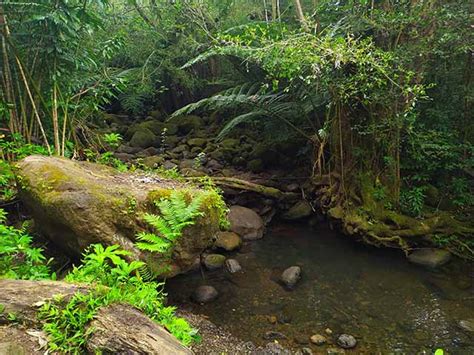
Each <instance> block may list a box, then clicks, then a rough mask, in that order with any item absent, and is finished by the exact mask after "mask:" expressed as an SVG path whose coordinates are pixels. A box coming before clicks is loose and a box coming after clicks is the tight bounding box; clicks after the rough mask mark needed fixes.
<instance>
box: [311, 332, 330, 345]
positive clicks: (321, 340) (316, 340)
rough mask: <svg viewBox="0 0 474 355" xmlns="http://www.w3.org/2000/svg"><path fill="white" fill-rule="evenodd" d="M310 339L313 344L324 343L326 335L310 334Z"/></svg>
mask: <svg viewBox="0 0 474 355" xmlns="http://www.w3.org/2000/svg"><path fill="white" fill-rule="evenodd" d="M310 340H311V342H312V343H313V344H316V345H323V344H326V342H327V339H326V337H325V336H323V335H321V334H314V335H312V336H311V338H310Z"/></svg>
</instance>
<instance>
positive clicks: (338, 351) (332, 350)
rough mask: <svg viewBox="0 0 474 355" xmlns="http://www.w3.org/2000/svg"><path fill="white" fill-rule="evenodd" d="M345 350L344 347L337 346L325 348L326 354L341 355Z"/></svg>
mask: <svg viewBox="0 0 474 355" xmlns="http://www.w3.org/2000/svg"><path fill="white" fill-rule="evenodd" d="M345 353H346V352H345V351H344V349H338V348H328V349H327V350H326V354H328V355H342V354H345Z"/></svg>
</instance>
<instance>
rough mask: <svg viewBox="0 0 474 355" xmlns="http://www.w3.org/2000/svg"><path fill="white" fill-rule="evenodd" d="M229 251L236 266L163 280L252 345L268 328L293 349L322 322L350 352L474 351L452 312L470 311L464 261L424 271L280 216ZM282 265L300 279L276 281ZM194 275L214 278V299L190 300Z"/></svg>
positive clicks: (473, 304) (205, 280)
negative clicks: (287, 286) (288, 284)
mask: <svg viewBox="0 0 474 355" xmlns="http://www.w3.org/2000/svg"><path fill="white" fill-rule="evenodd" d="M232 257H234V258H235V259H237V260H238V261H239V262H240V264H241V265H242V267H243V270H244V271H243V272H241V273H238V274H234V275H230V274H228V273H225V272H223V271H215V272H207V271H206V272H204V273H203V274H202V273H199V272H198V273H195V274H190V275H183V276H180V277H177V278H174V279H172V280H169V281H168V286H167V288H168V292H169V296H170V299H171V301H172V302H174V303H177V304H181V305H184V306H186V307H188V308H191V309H192V310H194V311H196V312H198V313H202V314H205V315H207V316H209V318H210V320H211V321H213V322H214V323H216V324H217V325H220V326H222V327H225V328H226V329H227V330H229V331H230V332H232V333H233V334H235V335H236V336H238V337H240V338H241V339H243V340H251V341H253V342H255V343H256V344H261V345H263V344H265V343H267V342H268V340H265V339H264V335H265V333H266V332H268V331H270V330H274V331H278V332H281V333H283V334H284V335H285V336H286V339H284V340H281V341H280V342H281V343H282V344H283V345H284V346H287V347H289V348H293V349H297V348H300V347H302V346H309V345H308V344H305V343H307V342H308V339H309V337H310V336H311V335H313V334H316V333H319V334H324V330H325V329H326V328H330V329H331V330H333V334H334V335H337V334H341V333H348V334H352V335H354V336H355V337H356V338H357V340H358V346H357V348H356V350H354V351H353V352H354V353H360V352H365V353H379V352H380V353H383V354H385V353H407V354H413V353H417V352H422V351H423V350H426V351H427V353H431V351H432V350H433V349H436V348H443V349H445V350H449V351H450V352H451V353H459V354H474V337H473V336H472V334H468V333H466V332H465V331H463V330H461V329H460V328H459V327H458V326H457V322H458V321H459V320H462V319H467V318H474V288H473V276H474V271H473V269H472V264H470V265H469V264H466V263H462V262H459V261H456V262H451V263H450V264H448V265H446V266H445V267H444V268H443V269H441V270H437V271H430V270H425V269H423V268H421V267H418V266H415V265H412V264H409V263H408V262H407V261H406V259H405V258H404V256H403V255H401V253H400V252H397V251H393V250H379V249H375V248H370V247H365V246H363V245H360V244H357V243H354V242H352V241H350V240H349V239H348V237H344V236H341V235H339V234H337V233H336V232H332V231H329V230H326V229H310V228H308V227H301V226H295V225H287V224H282V225H276V226H274V227H272V228H270V229H269V231H268V233H267V235H266V236H265V237H264V239H262V240H260V241H257V242H253V243H251V244H249V245H246V246H244V248H243V249H242V250H241V251H240V252H238V253H235V254H234V255H232ZM291 265H299V266H301V267H302V269H303V278H302V280H301V281H300V283H299V284H298V285H297V287H296V289H295V290H294V291H291V292H290V291H285V290H284V289H283V288H282V287H281V286H280V285H279V284H278V283H277V282H276V281H277V279H278V277H279V275H280V274H281V272H282V270H284V269H285V268H286V267H289V266H291ZM201 284H209V285H212V286H214V287H215V288H216V289H217V290H218V291H219V293H220V296H219V298H218V299H217V300H215V301H214V302H213V303H211V304H208V305H204V306H200V305H195V304H193V303H191V302H190V301H189V299H190V294H191V292H192V291H193V290H194V289H195V288H196V287H197V286H199V285H201ZM275 319H277V320H278V321H277V322H276V323H274V324H272V323H271V321H273V322H274V320H275ZM334 335H333V336H334ZM329 338H331V337H329ZM332 340H333V341H334V339H332ZM330 341H331V339H330ZM327 346H331V344H328V345H327ZM313 351H315V352H316V353H317V352H318V351H321V353H325V348H324V347H316V346H314V347H313Z"/></svg>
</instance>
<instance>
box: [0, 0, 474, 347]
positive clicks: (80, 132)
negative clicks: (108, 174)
mask: <svg viewBox="0 0 474 355" xmlns="http://www.w3.org/2000/svg"><path fill="white" fill-rule="evenodd" d="M472 10H473V8H472V4H470V2H469V1H465V0H340V1H336V0H268V1H267V0H241V1H233V0H220V1H215V0H123V1H119V0H96V1H91V0H30V1H8V0H4V1H0V33H1V60H0V62H1V67H0V75H1V85H0V87H1V91H0V154H1V157H2V161H1V162H0V186H1V191H0V208H2V209H0V211H1V214H0V222H1V223H2V224H1V225H0V238H1V239H0V252H1V255H0V275H4V276H0V277H8V278H17V279H51V278H53V279H54V278H56V275H55V274H54V273H52V271H51V270H52V269H55V268H54V267H52V266H51V265H52V264H54V262H51V261H50V262H47V260H46V259H47V257H45V256H43V251H42V250H41V249H39V248H36V247H34V246H33V244H32V239H31V236H30V235H29V232H28V228H27V226H23V227H20V226H18V225H16V226H15V223H16V224H18V223H20V222H21V221H20V222H19V221H18V220H17V219H18V218H15V217H12V218H10V220H7V213H6V212H5V210H6V211H8V212H9V213H10V214H11V215H12V216H13V215H15V211H17V209H16V208H17V206H18V201H19V199H18V195H17V190H18V188H21V187H22V186H21V184H22V181H21V179H18V178H17V177H16V176H15V169H16V164H17V162H18V161H20V160H21V159H23V158H25V157H27V156H29V155H32V154H40V155H46V156H48V155H50V156H59V157H66V158H70V159H74V160H80V161H89V162H96V163H100V164H105V165H110V166H112V167H114V168H116V169H118V170H119V171H122V172H124V171H130V172H136V171H147V172H150V171H153V172H154V173H158V174H162V175H164V176H166V177H167V178H172V179H176V180H177V181H179V182H182V181H184V180H187V179H195V182H196V183H197V184H198V185H199V186H201V187H202V188H203V189H204V191H205V193H204V194H201V195H199V194H196V193H194V192H190V191H187V192H186V193H184V194H179V193H175V194H171V195H167V196H165V198H163V196H160V198H156V199H155V200H154V201H153V203H154V207H153V208H154V210H153V211H152V213H148V212H147V213H145V215H144V221H145V225H148V227H150V226H151V227H153V228H152V229H153V231H150V230H148V231H142V232H141V233H140V234H138V236H137V240H138V241H139V242H137V246H138V248H140V250H142V251H146V252H149V253H150V254H153V253H162V254H164V255H165V254H167V253H169V252H170V249H172V247H173V244H174V243H175V242H176V240H177V239H179V238H180V236H181V235H182V230H183V229H184V228H186V227H188V226H191V225H193V224H194V223H195V220H196V219H198V218H200V217H202V216H203V212H202V208H201V207H202V206H203V205H205V204H206V199H208V200H209V201H212V203H213V204H215V205H216V206H217V211H218V212H217V213H218V215H219V216H218V217H219V218H218V219H219V224H220V226H221V228H225V227H226V224H227V222H226V221H225V214H226V212H227V210H226V208H225V205H224V203H223V201H222V199H221V197H220V195H219V194H220V191H219V189H218V188H216V187H215V185H214V184H219V181H220V180H219V179H222V181H221V182H223V183H224V184H231V185H232V184H237V185H238V186H240V187H242V186H244V188H248V189H250V190H252V191H257V192H258V191H264V192H265V193H264V195H265V194H266V196H267V197H268V196H270V195H271V196H272V197H274V196H275V194H277V193H280V191H278V190H276V189H275V187H277V188H279V189H281V186H276V185H275V184H273V183H271V182H270V180H271V179H270V178H269V176H270V175H271V174H273V173H275V174H277V175H279V176H280V177H281V176H284V177H285V178H288V177H291V178H293V177H294V178H300V177H301V176H304V177H305V180H304V185H303V184H302V185H301V186H299V187H298V188H297V189H296V190H298V191H299V190H301V192H302V196H303V199H305V200H307V201H308V202H309V204H310V206H311V208H312V209H313V210H314V211H318V213H321V214H322V215H325V216H326V217H327V218H329V219H330V220H331V221H332V222H334V225H336V226H337V228H340V229H341V230H342V231H343V232H344V233H345V234H348V235H351V236H353V237H355V238H356V239H357V240H362V241H364V242H366V243H367V244H371V245H375V246H384V247H394V248H398V249H401V250H403V251H404V252H405V253H409V252H410V251H411V250H413V249H414V248H417V247H420V246H425V247H426V246H428V247H437V248H442V249H446V250H449V251H450V252H451V253H452V254H455V255H457V256H459V257H461V258H464V259H471V260H472V259H473V258H474V224H473V223H474V222H473V220H474V219H473V211H474V184H473V181H474V119H473V102H474V86H473V78H472V67H473V47H472V44H473V43H474V32H473V28H472ZM196 120H198V121H199V120H200V121H201V123H197V122H196ZM203 125H204V127H205V128H203V127H202V126H203ZM137 127H138V128H137ZM206 127H207V129H208V130H207V133H206V132H204V133H203V134H201V136H198V137H196V138H194V142H193V143H192V144H191V140H188V144H189V146H191V147H202V146H203V145H204V144H205V143H201V142H200V141H199V139H203V138H206V139H212V140H213V143H212V144H214V145H213V146H211V145H208V149H207V150H205V149H199V148H196V149H194V148H193V149H192V150H191V151H190V154H189V155H188V157H187V158H188V159H191V160H192V161H193V162H194V163H192V164H191V165H192V166H188V167H187V168H193V169H195V170H199V167H201V166H202V165H203V164H204V163H205V162H209V160H212V161H216V163H217V164H218V165H219V166H220V165H221V164H222V165H225V166H231V167H233V168H236V169H237V171H239V172H242V173H250V174H253V175H252V176H258V177H259V178H260V180H259V182H262V181H263V183H262V185H269V186H262V185H257V184H255V185H253V184H252V183H249V184H250V185H246V184H245V183H244V182H243V181H242V180H235V181H234V180H232V179H233V176H228V175H229V174H227V175H226V174H224V177H216V179H215V181H214V182H213V181H212V177H211V178H203V177H198V176H196V174H194V173H191V174H186V171H181V173H179V172H178V169H177V165H176V164H174V163H173V164H172V165H171V166H170V165H169V164H168V165H167V164H164V163H165V158H161V156H166V154H174V153H176V152H178V151H175V150H172V149H175V146H176V145H177V144H176V142H174V141H173V139H174V138H173V137H174V136H176V135H177V134H181V133H183V132H185V133H186V134H188V133H189V132H191V134H192V133H196V132H198V131H199V129H201V131H205V129H206ZM177 132H178V133H177ZM201 133H202V132H201ZM147 141H150V144H146V143H145V144H143V142H147ZM124 146H127V147H128V146H131V147H140V148H147V147H149V146H152V147H155V148H156V152H155V154H154V157H155V158H154V160H153V163H152V164H147V163H146V159H148V158H146V157H145V156H139V157H138V158H139V159H136V160H134V159H129V158H130V156H129V153H130V154H135V153H136V152H135V151H133V152H132V151H131V150H125V148H123V147H124ZM178 147H179V145H178ZM138 150H140V149H138ZM214 151H216V152H217V153H219V154H217V153H215V152H214ZM178 153H180V154H181V153H182V150H180V151H179V152H178ZM157 156H158V158H156V157H157ZM149 161H150V160H149ZM181 170H186V169H181ZM191 170H192V169H191ZM211 170H212V169H211ZM188 172H189V171H188ZM198 175H199V174H198ZM209 175H212V174H209ZM230 175H232V174H230ZM265 178H268V179H267V181H266V182H265ZM231 187H232V186H231ZM283 190H284V189H283ZM290 190H291V189H290ZM293 191H294V189H293ZM288 193H291V192H288ZM272 194H274V195H272ZM281 194H282V196H283V195H285V194H287V193H286V192H281ZM203 196H204V197H203ZM278 196H280V195H278ZM285 196H286V195H285ZM135 205H136V202H133V203H129V207H127V208H131V209H133V208H135ZM200 208H201V211H199V209H200ZM153 212H156V214H154V213H153ZM159 215H160V216H159ZM130 255H131V254H130V251H125V250H121V249H120V248H119V247H118V246H108V247H106V246H102V245H101V244H94V245H92V246H90V247H89V248H88V249H87V252H86V253H85V254H84V259H83V262H84V263H83V264H82V265H81V266H77V267H75V268H74V269H72V271H71V272H70V273H69V274H68V276H66V279H67V280H68V281H70V282H92V281H95V282H96V285H95V286H94V290H93V292H92V293H90V294H87V295H76V296H74V298H72V299H71V300H70V301H69V303H68V306H67V307H68V308H67V311H68V312H65V311H60V309H59V308H58V306H57V305H56V304H54V303H50V304H49V303H48V304H45V305H43V306H42V308H41V311H40V315H39V317H40V318H42V319H44V320H45V323H44V329H45V331H46V332H47V333H48V334H49V335H50V340H49V347H50V349H51V350H59V351H64V352H68V351H72V352H76V351H79V350H78V349H84V346H85V342H86V340H85V339H86V338H87V337H88V336H89V333H88V331H87V330H86V329H85V325H86V324H87V322H88V321H90V320H91V319H92V317H93V316H94V314H95V312H96V310H97V309H98V308H99V307H102V306H104V305H108V304H111V303H113V302H115V301H117V300H122V301H125V302H128V303H129V304H132V305H134V306H135V307H137V308H138V309H140V310H142V311H143V312H144V313H146V314H147V315H148V316H150V318H152V319H153V320H156V321H157V322H158V323H160V324H163V325H164V326H165V327H166V328H167V329H168V330H169V331H171V332H172V333H173V334H175V335H176V336H177V337H178V338H179V339H180V340H181V341H182V342H183V343H184V344H190V343H191V342H192V341H195V340H196V339H197V338H198V336H197V335H196V331H195V330H194V329H192V328H191V327H190V326H189V325H188V324H187V323H186V322H185V321H184V320H181V319H179V318H176V317H175V316H174V313H173V312H174V309H173V308H172V307H165V306H164V305H163V304H164V296H163V295H162V293H161V291H160V287H161V286H160V285H161V284H159V283H157V282H155V281H151V279H152V278H153V277H156V276H157V274H156V270H150V269H149V268H147V267H146V264H145V263H144V262H142V261H136V260H135V261H132V259H131V258H129V257H130ZM20 256H21V257H20ZM104 270H105V271H106V273H104ZM62 271H64V270H61V272H62ZM104 287H107V288H110V289H112V290H113V292H108V291H104ZM78 304H83V305H84V304H85V305H87V307H77V305H78ZM0 306H1V305H0ZM71 319H75V321H74V325H73V326H69V325H68V324H69V323H70V322H72V321H71Z"/></svg>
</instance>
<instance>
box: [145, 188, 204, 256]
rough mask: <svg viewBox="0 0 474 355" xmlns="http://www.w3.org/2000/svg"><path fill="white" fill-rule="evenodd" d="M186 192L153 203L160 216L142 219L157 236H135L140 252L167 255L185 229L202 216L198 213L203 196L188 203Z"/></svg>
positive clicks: (201, 213)
mask: <svg viewBox="0 0 474 355" xmlns="http://www.w3.org/2000/svg"><path fill="white" fill-rule="evenodd" d="M188 195H189V194H188V193H187V192H186V191H173V192H172V193H171V195H170V197H169V198H162V199H160V200H159V201H155V205H156V207H157V208H158V210H159V212H160V215H155V214H151V213H145V214H144V215H143V219H144V221H145V222H147V223H148V224H149V225H150V226H151V227H153V228H154V229H155V230H156V232H157V233H158V234H155V233H148V232H141V233H139V234H138V235H137V239H138V240H139V241H138V242H137V243H136V245H137V247H138V248H140V249H142V250H147V251H150V252H156V253H167V252H169V251H170V249H171V248H172V247H173V244H174V243H175V242H176V240H177V239H178V238H179V237H180V236H181V235H182V231H183V229H184V228H185V227H187V226H190V225H193V224H194V223H195V219H196V218H197V217H201V216H203V215H204V214H203V212H202V211H200V208H201V206H202V203H203V201H204V198H205V197H206V196H205V194H199V195H197V196H195V197H193V198H192V199H191V201H190V202H189V203H188V202H187V199H189V197H188Z"/></svg>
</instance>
